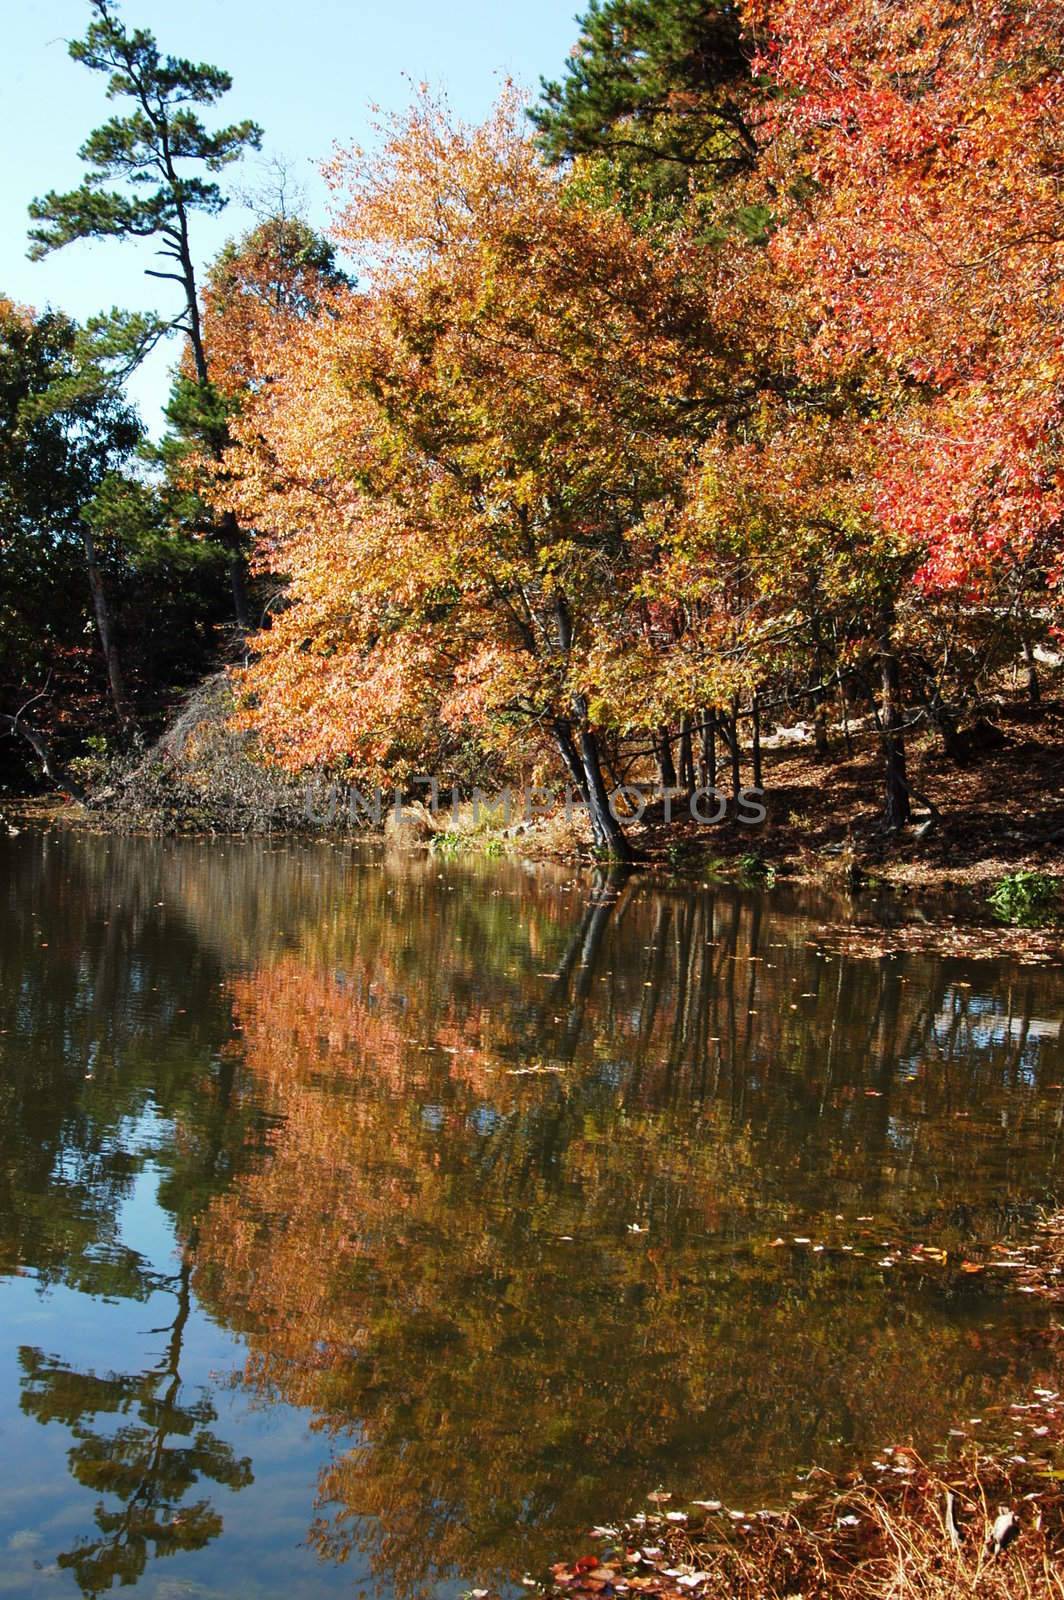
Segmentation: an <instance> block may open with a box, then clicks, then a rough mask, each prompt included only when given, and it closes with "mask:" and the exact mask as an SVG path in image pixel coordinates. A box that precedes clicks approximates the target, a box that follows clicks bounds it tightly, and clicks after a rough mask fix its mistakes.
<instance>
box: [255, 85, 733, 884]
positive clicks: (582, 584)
mask: <svg viewBox="0 0 1064 1600" xmlns="http://www.w3.org/2000/svg"><path fill="white" fill-rule="evenodd" d="M332 179H333V182H334V184H335V185H336V187H337V188H338V189H340V190H342V191H345V192H346V194H347V197H348V204H347V208H346V210H345V212H344V214H343V217H342V220H341V222H340V225H339V228H338V235H337V236H338V239H339V242H340V243H341V244H342V245H343V246H344V247H345V248H346V249H347V250H348V251H349V252H350V253H351V254H352V255H355V254H357V255H359V256H360V258H362V259H366V260H368V261H369V262H370V274H369V279H368V284H367V287H366V289H365V291H364V292H359V293H353V292H351V291H346V292H341V293H340V294H339V296H338V297H337V298H336V300H335V301H334V302H333V304H332V308H331V309H332V314H331V315H330V316H327V317H322V318H318V319H316V320H314V321H313V322H311V323H310V324H308V325H307V326H306V327H305V328H304V329H303V330H302V332H301V333H298V334H297V335H296V336H295V337H291V336H290V330H289V325H288V324H287V323H285V322H283V321H282V323H281V327H282V328H283V329H284V332H285V334H286V336H287V348H286V349H284V350H281V351H279V352H278V359H277V371H278V378H277V380H276V381H275V382H273V383H270V384H268V385H264V386H263V387H262V388H261V389H260V390H259V391H258V393H257V394H256V395H255V396H254V397H253V398H252V399H251V400H250V401H249V402H247V403H246V408H245V413H244V416H243V417H242V419H241V422H240V423H239V425H238V433H239V436H240V439H241V448H240V449H239V450H238V451H236V452H234V454H233V457H232V458H231V460H230V461H229V462H228V463H227V470H228V471H230V472H231V473H232V474H234V476H235V477H236V479H237V483H238V499H239V505H240V507H241V509H242V510H243V512H244V514H245V516H246V518H247V519H249V520H252V521H254V522H255V524H256V525H257V526H259V527H262V528H264V529H272V530H275V533H274V539H273V542H272V543H270V544H268V545H266V546H265V549H264V555H265V560H266V562H267V564H268V565H269V566H270V567H271V568H272V569H274V570H278V571H282V572H283V571H287V572H289V573H291V578H292V583H291V592H290V599H291V604H290V606H289V609H288V610H287V611H286V612H285V613H284V614H283V615H282V616H281V617H280V618H278V619H277V621H276V622H275V623H274V626H273V627H272V628H271V629H270V630H269V631H268V632H266V633H265V634H263V635H261V636H260V637H259V639H258V640H257V641H256V647H257V650H258V652H259V659H258V661H257V663H256V664H255V665H254V666H253V667H252V668H251V671H250V673H249V675H248V677H247V679H246V688H247V690H248V691H249V693H251V694H253V695H254V696H255V703H254V706H253V708H252V710H251V711H250V713H249V715H250V716H251V719H252V720H253V722H254V724H255V725H256V726H257V727H258V728H259V729H260V731H261V732H262V733H263V735H264V737H265V739H266V741H267V743H268V745H269V747H270V748H271V749H273V750H274V751H276V752H277V753H278V754H279V755H280V756H281V757H282V759H284V760H286V761H288V762H290V763H292V764H296V765H299V764H304V765H305V764H308V763H311V762H314V761H325V762H327V763H336V762H338V761H343V760H347V759H353V760H354V762H355V765H356V768H357V769H358V770H362V771H365V770H367V769H369V770H372V769H373V768H374V767H376V768H378V769H383V768H384V767H385V766H386V765H387V763H388V760H389V758H390V756H391V755H392V753H393V752H394V749H395V745H396V736H397V733H398V732H399V731H400V730H402V729H403V727H404V726H406V727H407V729H408V730H409V731H410V734H411V737H412V739H413V740H414V742H415V744H416V734H415V733H414V727H415V725H416V724H417V723H418V722H419V721H431V720H433V719H434V718H436V717H437V716H442V717H443V719H444V720H445V721H450V722H451V723H452V724H454V725H457V726H460V725H463V724H465V725H469V726H471V727H474V728H477V729H479V730H481V731H482V732H483V733H484V734H485V735H486V736H487V737H489V738H496V739H497V738H502V739H504V740H505V739H508V738H509V739H513V738H515V737H529V736H531V737H533V738H538V739H539V740H541V741H546V742H550V743H553V745H554V748H555V750H556V752H557V753H558V754H559V755H560V756H561V759H562V761H563V763H564V767H565V770H566V771H567V773H568V775H569V778H570V780H571V781H572V782H573V784H574V785H575V786H576V787H577V789H578V790H579V791H580V794H581V795H582V796H583V798H584V800H585V801H586V802H587V805H588V807H589V811H590V817H591V822H592V828H593V832H594V836H595V840H596V842H597V844H598V845H599V846H600V848H602V849H603V850H606V851H609V852H612V853H617V854H622V855H623V854H625V853H627V851H628V846H627V843H626V841H625V839H624V836H623V833H622V831H621V828H620V824H619V823H618V822H617V820H616V819H615V818H614V817H613V816H612V814H611V812H610V808H609V805H608V803H607V795H606V781H605V778H604V775H603V768H602V753H601V744H600V733H601V728H602V726H603V725H604V719H605V721H606V722H607V723H608V719H609V708H608V706H606V705H603V706H602V707H601V708H600V709H599V710H598V711H597V712H596V711H593V709H592V706H591V703H590V699H589V681H590V680H589V672H588V665H589V661H590V656H591V653H592V651H593V649H594V648H595V646H596V644H597V642H598V641H599V640H600V639H601V638H602V637H603V636H610V635H611V634H614V633H616V632H618V631H623V630H624V629H626V628H627V627H628V615H629V612H630V610H631V608H632V605H633V602H634V586H635V584H636V581H637V578H638V572H639V553H638V550H637V548H636V546H635V545H634V544H633V542H632V535H633V533H634V530H635V529H636V527H637V526H638V525H639V523H640V522H641V520H642V514H643V511H644V508H645V507H646V505H647V503H648V502H650V501H652V500H660V499H661V498H662V497H667V496H669V495H670V494H673V493H675V492H676V491H677V489H678V487H679V484H680V482H681V480H682V473H683V470H684V466H685V463H686V462H687V459H688V453H689V432H690V430H689V424H688V421H687V419H688V417H689V415H690V414H691V413H692V412H694V411H697V410H698V409H699V408H701V407H707V406H714V405H726V404H729V403H731V402H732V389H731V386H730V384H729V374H730V373H731V371H732V368H733V367H734V365H735V361H736V355H735V351H734V349H733V340H732V336H731V334H730V331H729V329H728V327H727V325H726V324H725V325H724V326H723V327H722V326H721V325H720V324H719V323H718V322H717V321H715V320H714V317H713V316H712V314H711V312H710V309H709V308H710V306H711V298H710V295H709V292H708V285H707V283H706V281H705V279H704V277H703V276H702V274H703V273H704V272H705V271H706V270H711V263H707V261H706V260H705V259H704V257H703V255H702V254H701V253H700V252H699V251H698V250H696V249H692V250H690V251H689V252H686V253H684V252H680V251H669V250H665V249H663V248H660V247H659V245H658V244H657V242H656V241H655V240H653V239H652V238H648V237H646V236H644V235H640V234H638V233H636V232H635V231H634V230H633V229H632V227H631V226H630V225H629V224H628V223H627V222H626V221H625V220H624V218H623V217H621V216H620V215H618V214H617V213H614V212H612V211H609V210H607V209H604V208H602V207H598V206H595V205H593V204H591V203H589V202H587V201H585V200H582V199H581V197H580V195H579V193H578V192H576V191H573V190H571V189H570V188H569V186H568V184H567V182H566V180H565V179H564V177H562V176H560V175H558V174H556V173H555V172H553V171H552V170H550V169H549V168H548V167H546V166H545V165H544V164H543V163H542V161H541V160H540V159H539V157H538V156H537V153H536V151H535V149H534V148H533V146H532V144H531V142H530V141H529V140H528V139H527V138H526V136H525V135H524V133H523V131H522V127H521V107H520V105H519V104H518V103H517V102H516V101H513V100H510V101H508V102H506V103H504V105H503V106H502V107H501V108H500V110H499V112H498V113H497V115H496V116H495V117H494V118H493V120H492V121H490V122H489V123H488V124H487V125H486V126H484V127H482V128H479V129H465V128H461V127H456V126H453V125H452V124H451V123H450V122H449V121H448V119H447V118H446V116H445V115H444V114H443V112H442V111H440V110H439V109H438V108H436V107H434V106H432V105H431V104H428V103H422V104H421V105H419V106H418V107H417V108H416V109H415V110H414V111H413V112H412V113H411V114H410V116H409V117H408V118H406V119H405V120H403V121H402V122H400V123H398V124H397V125H395V126H393V127H392V129H391V130H390V131H389V133H388V135H387V138H386V141H385V146H384V150H383V153H382V154H381V156H380V157H379V158H377V159H376V160H375V161H370V162H366V161H364V160H362V159H357V158H341V159H340V161H338V163H337V164H336V166H335V167H334V168H333V172H332ZM415 770H416V769H415Z"/></svg>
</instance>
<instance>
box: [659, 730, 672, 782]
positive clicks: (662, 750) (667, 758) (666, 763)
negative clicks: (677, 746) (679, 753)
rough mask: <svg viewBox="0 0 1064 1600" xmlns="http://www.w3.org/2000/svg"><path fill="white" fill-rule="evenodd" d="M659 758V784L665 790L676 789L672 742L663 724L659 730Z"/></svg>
mask: <svg viewBox="0 0 1064 1600" xmlns="http://www.w3.org/2000/svg"><path fill="white" fill-rule="evenodd" d="M657 758H658V783H659V784H660V786H661V788H663V789H675V787H676V766H675V763H674V762H673V759H672V740H671V739H670V737H669V730H668V728H667V727H666V726H665V724H664V723H662V725H661V727H660V728H659V729H658V736H657Z"/></svg>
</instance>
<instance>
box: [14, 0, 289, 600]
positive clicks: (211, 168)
mask: <svg viewBox="0 0 1064 1600" xmlns="http://www.w3.org/2000/svg"><path fill="white" fill-rule="evenodd" d="M92 6H93V11H94V13H95V16H94V19H93V21H92V22H91V23H90V24H89V27H88V30H87V32H86V34H85V37H84V38H83V39H76V40H74V41H73V43H72V44H71V46H70V54H71V57H72V58H73V59H74V60H75V61H79V62H81V63H82V64H83V65H84V66H87V67H89V68H90V69H91V70H92V71H93V72H102V73H106V74H107V75H108V84H107V95H108V98H109V99H111V100H128V101H132V104H133V109H132V110H131V111H130V113H129V114H128V115H127V116H115V117H112V118H110V120H109V121H107V122H105V123H103V124H102V125H101V126H100V127H99V128H95V129H94V130H93V131H92V133H90V134H89V137H88V138H87V139H86V141H85V143H84V144H83V145H82V147H81V149H80V151H79V152H78V153H79V155H80V157H81V160H82V161H84V162H85V164H86V165H87V167H88V168H89V171H88V174H87V176H86V178H85V180H84V182H83V183H82V184H81V185H80V186H79V187H78V188H77V189H72V190H69V191H68V192H67V193H65V194H59V193H56V192H55V191H52V192H50V193H49V194H47V195H45V196H44V198H43V199H40V200H35V201H34V202H33V203H32V205H31V206H30V216H31V218H32V219H33V221H34V223H35V224H37V225H36V226H35V227H33V228H31V230H30V240H31V246H30V255H31V257H32V258H33V259H35V260H40V259H41V258H42V257H44V256H46V255H49V254H50V253H51V252H52V251H53V250H60V249H62V248H63V247H64V246H65V245H68V244H72V243H74V242H75V241H76V240H81V239H155V240H157V241H158V250H157V254H158V255H160V256H162V257H163V258H164V259H165V262H166V265H165V266H164V267H161V268H154V267H152V268H148V269H146V270H147V273H148V276H149V277H153V278H162V279H168V280H170V281H172V282H174V283H177V284H179V285H180V286H181V290H182V295H183V301H184V304H183V307H182V309H181V311H180V312H179V313H178V315H177V316H176V317H175V318H173V320H172V321H170V322H169V323H166V324H164V326H165V327H166V328H167V329H179V330H181V331H183V332H184V333H185V334H186V336H187V338H188V343H189V350H190V353H191V358H192V365H193V369H194V373H195V382H196V385H197V386H198V388H199V390H200V391H201V395H200V400H201V407H202V410H203V411H204V413H208V412H211V411H213V410H214V409H215V407H214V406H213V404H212V401H211V396H210V393H209V391H210V376H209V371H208V359H207V351H206V348H205V345H204V339H203V330H202V325H201V320H200V307H199V296H198V288H197V283H196V270H195V265H194V261H193V255H192V244H191V236H190V217H191V216H192V215H193V214H194V213H196V212H199V213H202V214H205V215H207V216H215V215H217V214H218V212H220V211H222V210H223V209H224V207H225V205H226V203H227V202H226V197H225V195H224V194H223V193H222V191H221V189H220V187H219V186H218V184H217V183H215V182H214V181H213V178H211V177H209V176H204V174H213V173H218V172H221V171H223V170H224V168H226V167H228V166H230V165H231V164H232V163H233V162H234V161H238V160H239V159H240V157H241V156H242V155H243V154H244V153H245V151H247V150H249V149H252V150H257V149H258V148H259V146H260V143H261V138H262V132H261V129H260V128H259V127H258V125H257V124H256V123H254V122H250V121H243V122H235V123H231V124H229V125H228V126H227V127H223V128H220V129H218V130H216V131H215V132H210V131H209V130H208V129H207V128H206V126H205V125H204V123H203V121H202V120H201V118H200V117H199V115H198V114H197V112H196V111H195V110H194V109H193V107H196V106H213V105H214V104H215V103H216V102H217V101H218V100H220V99H221V98H222V96H223V95H225V94H226V93H227V92H228V91H229V89H230V88H231V87H232V79H231V78H230V76H229V74H228V73H227V72H224V71H222V69H221V68H219V67H214V66H210V65H208V64H206V63H204V62H200V63H196V62H193V61H188V60H185V59H184V58H183V57H179V56H170V55H163V54H162V53H161V52H160V50H159V46H158V45H157V43H156V41H155V36H154V35H153V34H152V33H150V32H148V31H147V30H146V29H143V28H135V29H133V30H129V29H127V28H126V27H125V25H124V24H123V23H122V22H120V21H119V20H118V18H117V17H116V15H115V10H114V6H113V5H112V4H110V3H109V0H92ZM190 166H191V167H192V168H193V169H194V170H193V171H191V172H189V170H188V169H189V167H190ZM195 169H199V170H195ZM112 184H117V185H118V187H108V185H112ZM217 448H218V449H219V451H220V450H221V449H222V448H224V440H223V441H222V442H221V443H220V444H219V445H218V447H217ZM217 533H218V535H219V537H220V538H221V541H222V543H223V544H224V545H225V547H226V549H227V551H228V553H229V558H230V568H231V574H232V579H233V596H234V605H235V611H236V619H237V623H238V626H240V627H241V628H247V627H248V626H249V623H250V617H249V613H248V603H247V596H246V584H245V577H244V569H245V560H244V554H243V545H244V540H243V538H242V535H241V532H240V529H239V527H238V525H237V523H236V519H235V518H234V517H232V516H231V515H228V514H227V515H226V516H224V517H223V518H222V519H221V524H220V527H219V528H218V530H217Z"/></svg>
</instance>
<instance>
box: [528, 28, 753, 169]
mask: <svg viewBox="0 0 1064 1600" xmlns="http://www.w3.org/2000/svg"><path fill="white" fill-rule="evenodd" d="M580 27H581V30H582V32H581V38H580V40H579V43H578V44H577V45H576V46H575V47H574V49H573V51H572V54H571V56H570V59H569V62H568V64H567V67H566V76H565V78H564V80H563V81H562V82H560V83H559V82H553V83H551V82H547V81H546V80H544V81H543V96H542V101H541V103H540V105H539V106H538V107H536V108H534V109H533V111H532V113H531V116H532V121H533V122H534V124H535V126H536V127H537V128H538V130H539V134H540V143H541V146H542V148H543V150H544V152H545V153H546V155H547V156H548V157H549V158H550V159H551V160H555V161H561V160H566V159H569V158H572V157H574V156H581V155H584V156H604V157H607V158H608V159H609V160H610V161H611V162H614V163H616V165H617V166H618V167H619V168H620V169H622V170H632V169H635V170H636V171H637V172H638V173H639V174H640V178H641V181H642V183H643V185H644V186H645V187H646V188H647V189H649V190H651V191H652V192H654V193H656V194H670V193H672V194H675V193H679V194H683V193H685V192H686V190H687V187H688V185H689V183H690V182H691V181H692V179H694V181H696V182H698V183H700V184H702V183H705V182H706V181H707V180H713V179H715V180H720V179H722V178H727V177H730V176H733V175H735V174H737V173H739V172H742V171H746V170H749V169H750V168H751V167H752V166H753V164H754V161H755V158H756V153H757V146H756V142H755V138H754V132H753V128H752V126H751V123H750V119H749V115H748V103H749V100H750V95H751V91H752V89H753V87H754V86H753V83H752V80H751V75H750V58H751V54H752V51H751V49H750V46H749V41H748V40H747V39H746V38H745V36H744V33H743V29H742V26H741V23H740V17H739V8H738V7H737V6H736V5H734V4H732V3H730V0H591V4H590V6H589V9H588V11H587V12H586V14H585V15H584V16H583V17H582V18H580Z"/></svg>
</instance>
